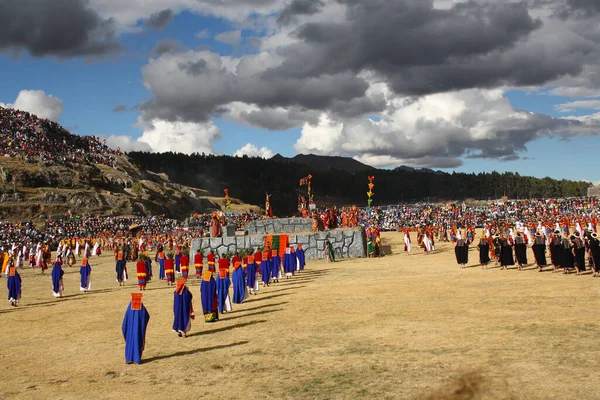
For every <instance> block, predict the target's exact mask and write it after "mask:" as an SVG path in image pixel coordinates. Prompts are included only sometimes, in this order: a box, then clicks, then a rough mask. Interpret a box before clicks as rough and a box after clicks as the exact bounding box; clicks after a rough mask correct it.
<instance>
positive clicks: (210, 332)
mask: <svg viewBox="0 0 600 400" xmlns="http://www.w3.org/2000/svg"><path fill="white" fill-rule="evenodd" d="M223 322H224V321H223ZM265 322H267V320H266V319H260V320H257V321H248V322H242V323H241V324H236V325H231V326H224V327H222V328H217V329H211V330H208V331H200V332H194V333H192V334H191V335H188V337H194V336H204V335H210V334H212V333H219V332H227V331H231V330H234V329H237V328H243V327H245V326H250V325H256V324H262V323H265ZM217 323H218V322H217Z"/></svg>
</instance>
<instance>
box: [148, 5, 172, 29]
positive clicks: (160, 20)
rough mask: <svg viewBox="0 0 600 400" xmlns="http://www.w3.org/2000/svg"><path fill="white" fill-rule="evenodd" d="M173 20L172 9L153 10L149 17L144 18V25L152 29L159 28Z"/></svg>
mask: <svg viewBox="0 0 600 400" xmlns="http://www.w3.org/2000/svg"><path fill="white" fill-rule="evenodd" d="M172 20H173V10H171V9H170V8H167V9H166V10H162V11H159V12H155V13H154V14H152V15H150V18H148V19H147V20H146V26H149V27H150V28H154V29H161V28H164V27H165V26H167V25H169V22H171V21H172Z"/></svg>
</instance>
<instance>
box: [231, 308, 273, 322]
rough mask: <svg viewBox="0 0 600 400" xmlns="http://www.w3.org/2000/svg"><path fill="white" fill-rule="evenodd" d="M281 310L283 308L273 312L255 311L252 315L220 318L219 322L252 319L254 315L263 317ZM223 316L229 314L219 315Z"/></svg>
mask: <svg viewBox="0 0 600 400" xmlns="http://www.w3.org/2000/svg"><path fill="white" fill-rule="evenodd" d="M281 310H283V308H276V309H274V310H263V311H257V312H253V313H249V314H243V315H236V316H234V317H222V319H221V320H220V321H231V320H234V319H239V318H246V317H252V316H254V315H265V314H271V313H274V312H277V311H281ZM223 315H229V313H227V314H221V316H223Z"/></svg>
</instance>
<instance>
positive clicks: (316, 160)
mask: <svg viewBox="0 0 600 400" xmlns="http://www.w3.org/2000/svg"><path fill="white" fill-rule="evenodd" d="M271 161H277V162H290V163H295V164H301V165H306V166H308V167H310V168H313V169H314V170H315V171H322V170H326V169H337V170H339V171H344V172H349V173H351V174H354V173H357V172H364V171H374V170H375V168H373V167H371V166H370V165H366V164H363V163H361V162H360V161H356V160H355V159H353V158H349V157H332V156H318V155H315V154H298V155H296V156H294V157H291V158H288V157H284V156H282V155H281V154H279V153H277V154H275V155H274V156H273V157H272V158H271Z"/></svg>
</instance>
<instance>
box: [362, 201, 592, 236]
mask: <svg viewBox="0 0 600 400" xmlns="http://www.w3.org/2000/svg"><path fill="white" fill-rule="evenodd" d="M599 214H600V208H599V204H598V199H597V198H586V197H576V198H564V199H532V200H508V201H492V202H473V203H448V204H427V203H418V204H405V205H393V206H385V207H373V208H363V209H361V210H360V214H359V222H360V223H361V224H362V225H365V226H369V225H377V226H378V227H379V228H380V229H381V230H384V231H386V230H387V231H395V230H398V229H404V228H414V227H417V226H443V227H445V228H456V229H464V228H467V227H469V228H471V227H475V228H481V227H484V226H485V225H486V224H489V223H497V222H508V223H509V224H511V225H514V223H515V222H516V221H519V222H522V223H525V224H529V225H530V224H532V223H534V224H536V225H537V224H538V223H542V224H544V225H548V224H556V223H559V224H563V223H564V221H565V218H568V219H569V220H570V221H573V220H582V221H583V220H585V221H589V220H591V219H592V218H594V219H595V218H596V217H597V216H598V215H599Z"/></svg>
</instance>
